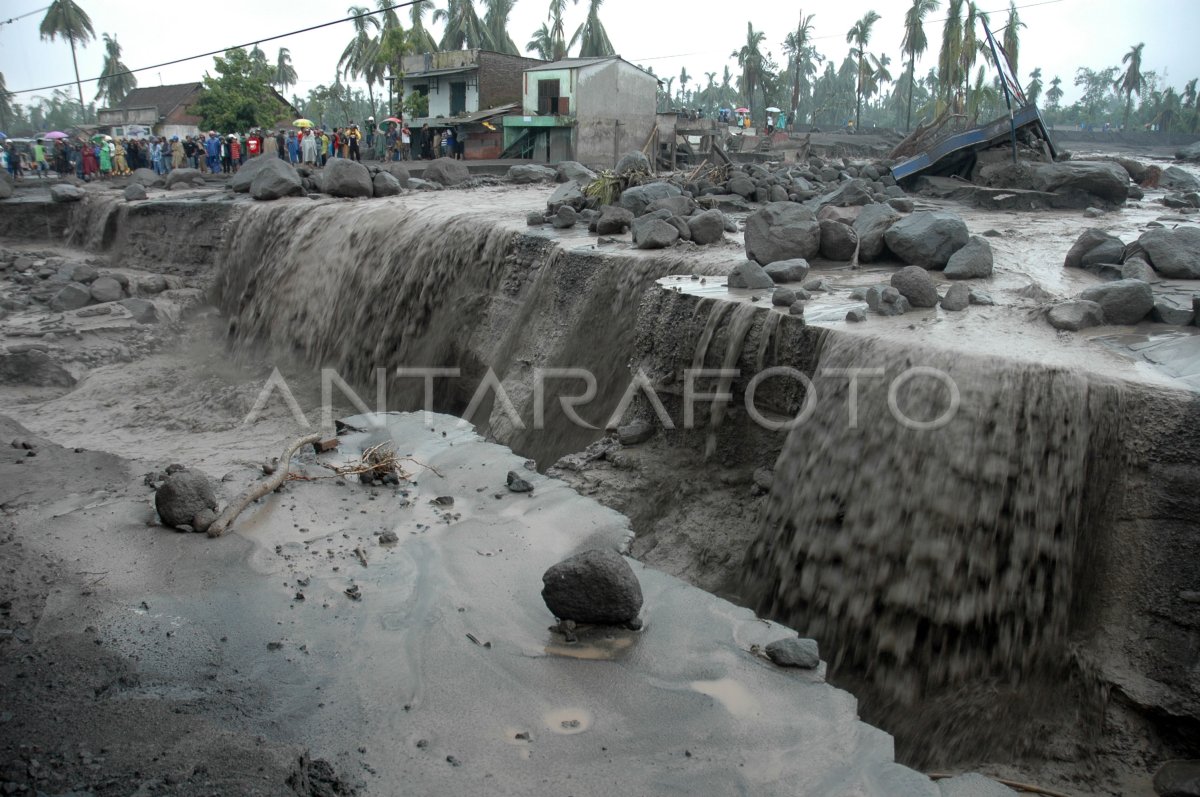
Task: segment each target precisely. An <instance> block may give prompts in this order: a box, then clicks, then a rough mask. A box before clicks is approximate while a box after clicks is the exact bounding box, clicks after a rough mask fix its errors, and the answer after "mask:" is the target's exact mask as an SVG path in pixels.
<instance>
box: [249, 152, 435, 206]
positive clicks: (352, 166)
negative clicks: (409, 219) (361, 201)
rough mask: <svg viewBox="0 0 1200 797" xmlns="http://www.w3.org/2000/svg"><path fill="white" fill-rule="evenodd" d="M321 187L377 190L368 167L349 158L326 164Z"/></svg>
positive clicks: (339, 191)
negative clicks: (372, 182)
mask: <svg viewBox="0 0 1200 797" xmlns="http://www.w3.org/2000/svg"><path fill="white" fill-rule="evenodd" d="M261 159H265V160H270V158H256V159H255V160H261ZM443 160H446V159H443ZM436 163H438V161H434V162H433V163H431V164H430V165H429V166H428V167H426V169H425V176H426V179H429V170H430V169H432V168H433V166H434V165H435V164H436ZM321 187H322V188H323V189H324V193H326V194H329V195H330V196H340V197H369V196H371V195H372V194H373V193H374V191H375V187H374V186H373V185H372V184H371V173H370V172H369V171H367V167H366V166H363V165H362V164H361V163H359V162H358V161H352V160H350V159H349V158H333V159H331V160H330V161H329V163H328V164H326V166H325V169H324V171H322V172H321Z"/></svg>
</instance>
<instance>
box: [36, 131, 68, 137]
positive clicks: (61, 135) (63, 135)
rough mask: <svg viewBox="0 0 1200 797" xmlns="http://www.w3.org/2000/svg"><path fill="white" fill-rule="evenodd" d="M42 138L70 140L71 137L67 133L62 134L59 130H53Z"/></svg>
mask: <svg viewBox="0 0 1200 797" xmlns="http://www.w3.org/2000/svg"><path fill="white" fill-rule="evenodd" d="M42 138H51V139H53V138H70V136H68V135H67V134H66V133H63V132H60V131H58V130H53V131H51V132H49V133H47V134H46V135H44V136H42Z"/></svg>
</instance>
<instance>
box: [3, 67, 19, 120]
mask: <svg viewBox="0 0 1200 797" xmlns="http://www.w3.org/2000/svg"><path fill="white" fill-rule="evenodd" d="M12 98H13V95H12V92H10V91H9V90H8V85H7V84H6V83H5V81H4V73H3V72H0V130H8V131H12V123H13V119H14V118H15V117H16V115H17V114H16V109H15V108H13V103H12Z"/></svg>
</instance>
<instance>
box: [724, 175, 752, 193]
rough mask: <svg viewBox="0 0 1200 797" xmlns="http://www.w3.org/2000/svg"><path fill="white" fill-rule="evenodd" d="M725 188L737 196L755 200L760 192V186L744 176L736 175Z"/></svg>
mask: <svg viewBox="0 0 1200 797" xmlns="http://www.w3.org/2000/svg"><path fill="white" fill-rule="evenodd" d="M725 188H726V190H727V191H729V193H731V194H737V195H738V196H740V197H744V198H745V199H754V195H755V194H756V193H757V192H758V186H757V185H755V184H754V181H753V180H751V179H750V178H749V177H747V176H746V175H744V174H735V175H733V176H732V177H730V178H729V182H728V183H726V184H725Z"/></svg>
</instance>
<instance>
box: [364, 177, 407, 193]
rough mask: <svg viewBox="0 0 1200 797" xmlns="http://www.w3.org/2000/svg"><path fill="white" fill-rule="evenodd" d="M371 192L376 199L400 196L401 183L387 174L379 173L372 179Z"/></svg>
mask: <svg viewBox="0 0 1200 797" xmlns="http://www.w3.org/2000/svg"><path fill="white" fill-rule="evenodd" d="M371 190H372V191H373V192H374V194H375V196H376V197H385V196H398V195H399V194H400V191H401V188H400V181H399V180H397V179H396V178H395V177H393V176H392V175H390V174H388V173H387V172H379V173H378V174H376V175H375V176H374V177H372V178H371Z"/></svg>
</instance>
